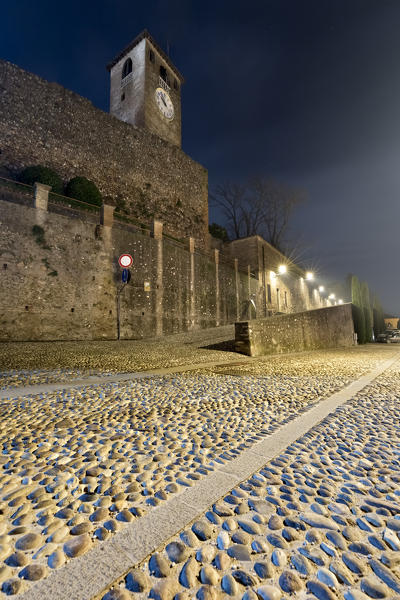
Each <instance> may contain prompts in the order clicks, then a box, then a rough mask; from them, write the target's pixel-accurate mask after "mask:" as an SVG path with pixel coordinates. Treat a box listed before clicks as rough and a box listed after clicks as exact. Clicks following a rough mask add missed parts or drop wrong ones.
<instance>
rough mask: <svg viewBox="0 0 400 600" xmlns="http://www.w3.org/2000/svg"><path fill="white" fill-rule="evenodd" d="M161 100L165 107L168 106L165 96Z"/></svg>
mask: <svg viewBox="0 0 400 600" xmlns="http://www.w3.org/2000/svg"><path fill="white" fill-rule="evenodd" d="M161 100H162V101H163V102H164V106H165V107H166V106H167V103H166V102H165V99H164V96H161Z"/></svg>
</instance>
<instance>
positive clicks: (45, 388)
mask: <svg viewBox="0 0 400 600" xmlns="http://www.w3.org/2000/svg"><path fill="white" fill-rule="evenodd" d="M285 356H289V355H288V354H285ZM261 358H265V356H262V357H256V358H252V357H250V356H240V364H241V365H242V364H245V363H251V362H254V361H257V360H260V359H261ZM237 364H238V359H237V357H234V358H233V359H232V361H229V359H227V358H225V359H224V360H213V361H210V362H203V363H197V364H195V365H181V366H178V367H161V368H159V369H152V370H150V371H135V372H133V373H120V374H118V373H117V374H115V375H103V376H96V375H89V376H88V377H86V378H85V379H74V380H70V381H66V382H61V381H59V382H55V383H39V384H37V385H27V386H20V387H13V388H6V389H4V390H0V400H5V399H7V400H12V399H13V398H20V397H23V396H29V395H30V394H47V393H48V392H57V391H61V390H69V389H71V388H79V387H86V386H88V385H106V384H107V383H116V382H118V381H131V380H133V379H146V378H147V379H148V378H149V377H155V376H157V375H158V376H160V377H161V376H163V375H169V374H173V373H184V372H185V371H195V370H197V369H208V368H211V367H218V366H219V367H221V366H226V367H230V366H235V365H237Z"/></svg>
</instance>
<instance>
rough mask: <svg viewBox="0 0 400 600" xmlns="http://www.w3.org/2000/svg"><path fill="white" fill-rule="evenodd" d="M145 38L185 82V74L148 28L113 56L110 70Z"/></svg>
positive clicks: (108, 67)
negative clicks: (179, 69)
mask: <svg viewBox="0 0 400 600" xmlns="http://www.w3.org/2000/svg"><path fill="white" fill-rule="evenodd" d="M144 39H146V40H148V41H149V42H150V43H151V45H152V46H153V47H154V48H155V50H157V52H158V54H159V55H160V56H161V57H162V59H163V60H164V61H165V62H166V63H167V65H168V66H169V67H170V69H171V70H172V71H173V72H174V73H175V75H176V76H177V77H178V79H179V81H180V82H181V84H182V83H184V81H185V79H184V77H183V75H182V74H181V73H180V72H179V71H178V69H177V68H176V67H175V65H174V64H173V62H172V61H171V59H170V57H169V56H168V55H167V54H166V53H165V52H164V50H163V49H162V48H161V47H160V46H159V45H158V44H157V42H156V41H155V40H154V38H153V37H152V36H151V35H150V33H149V32H148V31H147V29H144V30H143V31H142V33H139V35H138V36H136V37H135V39H134V40H132V41H131V42H130V43H129V44H128V45H127V46H126V47H125V48H124V49H123V50H122V51H121V52H120V53H119V54H117V56H115V58H113V60H112V61H111V62H109V63H108V65H107V69H108V70H109V71H111V69H112V67H113V66H114V65H116V64H117V62H119V61H120V60H121V58H123V57H124V56H125V55H126V54H128V52H130V51H131V50H132V48H134V47H135V46H137V45H138V44H139V43H140V42H141V41H142V40H144Z"/></svg>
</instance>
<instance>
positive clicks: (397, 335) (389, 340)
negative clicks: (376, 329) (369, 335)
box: [376, 329, 400, 344]
mask: <svg viewBox="0 0 400 600" xmlns="http://www.w3.org/2000/svg"><path fill="white" fill-rule="evenodd" d="M376 341H377V342H382V343H383V344H400V330H399V329H387V330H386V331H385V333H380V334H379V335H378V336H377V338H376Z"/></svg>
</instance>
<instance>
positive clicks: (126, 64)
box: [122, 58, 132, 79]
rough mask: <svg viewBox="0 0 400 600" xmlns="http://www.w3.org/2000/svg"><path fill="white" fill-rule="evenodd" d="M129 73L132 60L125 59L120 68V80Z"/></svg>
mask: <svg viewBox="0 0 400 600" xmlns="http://www.w3.org/2000/svg"><path fill="white" fill-rule="evenodd" d="M129 73H132V59H131V58H127V59H126V61H125V62H124V66H123V67H122V79H124V78H125V77H126V76H127V75H129Z"/></svg>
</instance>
